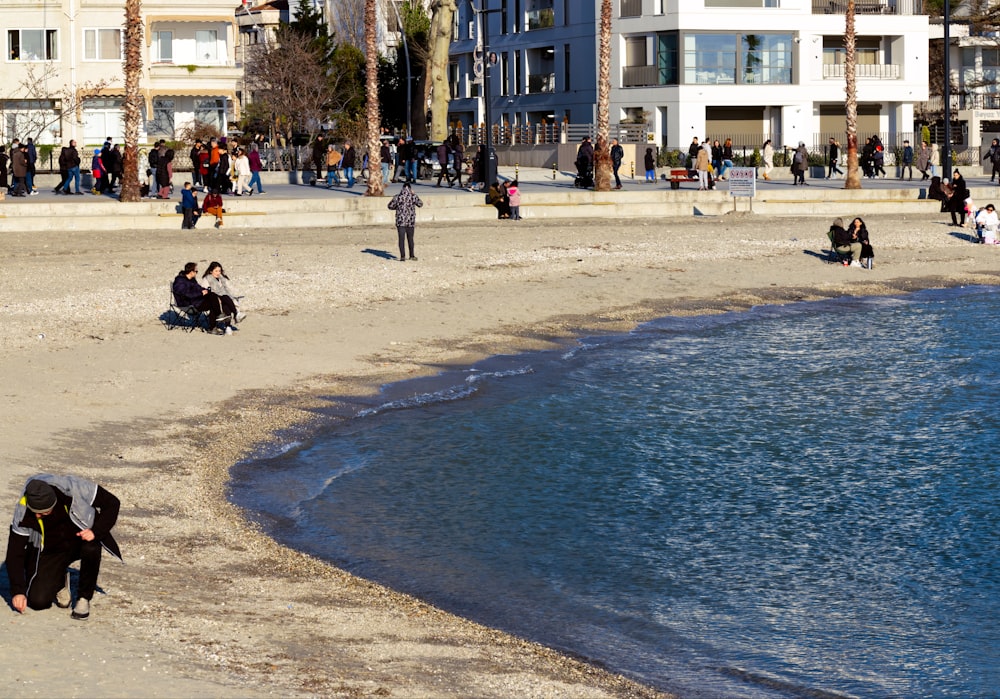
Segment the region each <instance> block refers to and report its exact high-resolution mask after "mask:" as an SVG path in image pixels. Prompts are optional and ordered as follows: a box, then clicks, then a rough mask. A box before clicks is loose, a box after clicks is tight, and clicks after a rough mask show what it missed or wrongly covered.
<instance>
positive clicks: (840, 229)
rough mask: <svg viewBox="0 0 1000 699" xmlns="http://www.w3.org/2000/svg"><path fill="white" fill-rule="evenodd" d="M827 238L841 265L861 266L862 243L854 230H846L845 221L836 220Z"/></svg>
mask: <svg viewBox="0 0 1000 699" xmlns="http://www.w3.org/2000/svg"><path fill="white" fill-rule="evenodd" d="M827 236H829V238H830V244H831V245H832V246H833V250H834V252H835V253H836V254H837V257H838V258H839V260H840V263H841V264H843V265H844V266H845V267H846V266H848V265H850V266H851V267H860V266H861V241H859V240H858V239H857V234H856V233H855V232H854V231H853V229H852V230H848V229H846V228H844V219H842V218H835V219H834V220H833V225H832V226H830V230H829V231H827Z"/></svg>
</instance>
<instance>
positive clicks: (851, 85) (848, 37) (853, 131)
mask: <svg viewBox="0 0 1000 699" xmlns="http://www.w3.org/2000/svg"><path fill="white" fill-rule="evenodd" d="M845 17H846V28H845V29H844V51H845V53H846V57H845V61H844V74H845V77H846V78H847V85H846V87H845V88H844V92H845V93H847V99H846V100H845V103H844V106H845V107H846V108H847V176H846V177H845V179H844V189H861V173H859V172H858V80H857V73H856V72H855V66H856V65H857V56H856V53H855V38H856V35H855V33H854V0H847V12H846V15H845Z"/></svg>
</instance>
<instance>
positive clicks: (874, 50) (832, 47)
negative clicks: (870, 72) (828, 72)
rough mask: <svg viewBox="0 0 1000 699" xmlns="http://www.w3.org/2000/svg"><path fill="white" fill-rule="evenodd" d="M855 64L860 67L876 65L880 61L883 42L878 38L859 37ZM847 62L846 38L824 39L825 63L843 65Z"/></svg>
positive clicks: (855, 44)
mask: <svg viewBox="0 0 1000 699" xmlns="http://www.w3.org/2000/svg"><path fill="white" fill-rule="evenodd" d="M854 51H855V53H854V62H855V63H857V64H858V65H876V64H878V63H879V62H880V61H879V56H880V51H881V42H880V40H879V38H878V37H877V36H859V37H858V38H857V39H855V41H854ZM846 62H847V51H846V49H844V37H842V36H824V37H823V63H824V64H825V65H843V64H844V63H846Z"/></svg>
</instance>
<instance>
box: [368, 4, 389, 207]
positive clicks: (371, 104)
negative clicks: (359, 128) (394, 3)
mask: <svg viewBox="0 0 1000 699" xmlns="http://www.w3.org/2000/svg"><path fill="white" fill-rule="evenodd" d="M377 1H378V0H365V117H366V118H367V119H368V189H367V190H366V191H365V196H369V197H380V196H382V193H383V192H384V191H385V185H384V183H383V182H382V164H381V157H380V153H381V147H382V144H381V142H380V141H379V135H380V134H379V130H380V129H379V127H380V126H381V124H382V117H381V115H380V114H379V111H380V109H379V106H380V105H379V101H378V33H377V24H376V17H375V3H376V2H377Z"/></svg>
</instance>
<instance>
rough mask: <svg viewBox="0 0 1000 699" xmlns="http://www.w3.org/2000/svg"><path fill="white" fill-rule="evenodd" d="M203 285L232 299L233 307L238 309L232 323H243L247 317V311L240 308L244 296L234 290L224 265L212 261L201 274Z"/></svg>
mask: <svg viewBox="0 0 1000 699" xmlns="http://www.w3.org/2000/svg"><path fill="white" fill-rule="evenodd" d="M199 284H201V286H203V287H204V288H206V289H208V290H209V291H211V292H212V293H214V294H215V295H216V296H220V297H221V296H225V297H227V298H229V299H232V302H233V307H234V308H235V309H236V313H235V314H234V315H233V318H232V325H233V326H235V325H236V324H237V323H242V322H243V319H244V318H246V317H247V314H246V313H243V312H241V311H240V310H239V308H240V299H241V298H243V297H242V296H238V295H237V294H236V293H235V292H234V291H233V287H232V284H230V282H229V277H227V276H226V272H225V270H223V269H222V265H221V264H219V263H218V262H212V264H210V265H209V266H208V269H206V270H205V273H204V274H203V275H201V281H200V282H199Z"/></svg>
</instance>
